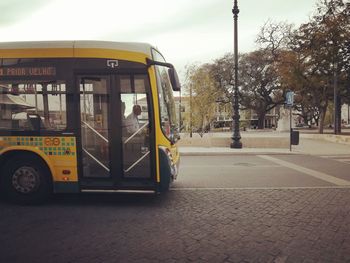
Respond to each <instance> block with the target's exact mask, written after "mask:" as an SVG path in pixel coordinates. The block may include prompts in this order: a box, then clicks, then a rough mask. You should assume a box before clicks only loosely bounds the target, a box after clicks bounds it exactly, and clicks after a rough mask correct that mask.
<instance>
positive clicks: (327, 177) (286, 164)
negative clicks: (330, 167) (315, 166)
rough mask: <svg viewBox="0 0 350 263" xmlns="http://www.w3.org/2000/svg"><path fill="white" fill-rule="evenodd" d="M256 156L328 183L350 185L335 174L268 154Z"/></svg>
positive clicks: (349, 182)
mask: <svg viewBox="0 0 350 263" xmlns="http://www.w3.org/2000/svg"><path fill="white" fill-rule="evenodd" d="M257 156H258V157H260V158H263V159H265V160H268V161H271V162H274V163H277V164H279V165H282V166H284V167H287V168H290V169H293V170H296V171H298V172H301V173H304V174H307V175H310V176H313V177H315V178H317V179H320V180H323V181H326V182H329V183H332V184H335V185H338V186H350V181H347V180H343V179H340V178H337V177H335V176H332V175H329V174H326V173H322V172H319V171H315V170H311V169H308V168H305V167H302V166H300V165H296V164H294V163H290V162H286V161H283V160H280V159H277V158H274V157H271V156H268V155H257Z"/></svg>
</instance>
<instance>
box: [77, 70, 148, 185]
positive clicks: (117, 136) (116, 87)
mask: <svg viewBox="0 0 350 263" xmlns="http://www.w3.org/2000/svg"><path fill="white" fill-rule="evenodd" d="M78 83H79V87H80V119H81V164H82V165H81V169H80V170H81V172H80V173H82V176H81V178H82V179H83V180H84V179H88V180H87V181H88V182H90V183H89V184H88V185H91V186H93V185H98V186H100V187H101V188H103V187H106V186H110V187H111V188H112V189H119V188H128V187H129V188H131V187H137V186H140V187H142V185H150V183H151V182H152V180H153V178H151V175H152V173H151V148H150V147H151V144H150V129H149V127H150V123H149V107H148V105H149V101H150V98H149V95H148V90H149V87H148V85H149V84H148V83H149V81H148V78H147V75H108V76H106V75H102V76H97V75H93V76H79V77H78ZM94 179H96V180H94ZM85 181H86V180H85ZM147 181H148V183H147ZM145 182H146V184H145ZM142 183H143V184H142Z"/></svg>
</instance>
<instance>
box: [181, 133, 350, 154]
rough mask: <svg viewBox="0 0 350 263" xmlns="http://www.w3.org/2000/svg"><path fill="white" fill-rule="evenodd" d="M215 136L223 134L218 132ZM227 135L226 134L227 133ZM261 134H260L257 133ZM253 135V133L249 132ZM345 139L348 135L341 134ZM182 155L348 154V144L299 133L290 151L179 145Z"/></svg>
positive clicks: (349, 146) (282, 149) (324, 137)
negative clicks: (296, 142)
mask: <svg viewBox="0 0 350 263" xmlns="http://www.w3.org/2000/svg"><path fill="white" fill-rule="evenodd" d="M265 134H266V135H265V136H267V137H273V136H274V135H273V133H270V134H269V133H267V132H266V133H265ZM217 136H221V137H222V136H224V135H222V134H218V135H217ZM227 136H228V135H227ZM257 136H259V137H260V136H261V134H257ZM249 137H254V134H249ZM343 137H344V138H345V139H348V137H349V138H350V136H343ZM180 153H181V154H182V155H235V154H248V155H249V154H310V155H350V144H348V143H346V142H344V139H343V140H339V139H337V140H332V138H330V137H329V135H325V136H323V137H322V135H319V134H317V135H314V136H312V135H310V134H300V140H299V145H292V151H290V149H289V147H288V148H269V147H267V148H248V147H244V144H243V148H242V149H231V148H230V147H229V146H227V147H200V146H197V147H194V146H186V145H183V146H180Z"/></svg>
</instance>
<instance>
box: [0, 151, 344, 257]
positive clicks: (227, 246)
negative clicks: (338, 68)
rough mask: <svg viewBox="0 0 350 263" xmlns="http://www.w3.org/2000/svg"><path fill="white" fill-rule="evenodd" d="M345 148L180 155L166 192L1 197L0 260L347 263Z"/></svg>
mask: <svg viewBox="0 0 350 263" xmlns="http://www.w3.org/2000/svg"><path fill="white" fill-rule="evenodd" d="M349 168H350V154H349V155H332V156H331V155H324V156H312V155H303V154H269V155H267V154H246V155H240V154H236V155H232V156H219V155H217V156H215V155H213V156H183V157H182V159H181V169H180V175H179V177H178V180H177V181H176V182H175V183H174V184H173V186H172V189H171V191H170V192H169V193H168V194H167V195H164V196H153V195H120V194H84V195H56V196H54V198H53V200H52V201H50V202H49V203H47V204H45V205H42V206H34V207H31V206H15V205H12V204H8V203H6V202H4V201H3V200H1V201H0V211H1V217H0V243H1V244H2V246H1V249H0V250H1V251H0V262H350V174H349Z"/></svg>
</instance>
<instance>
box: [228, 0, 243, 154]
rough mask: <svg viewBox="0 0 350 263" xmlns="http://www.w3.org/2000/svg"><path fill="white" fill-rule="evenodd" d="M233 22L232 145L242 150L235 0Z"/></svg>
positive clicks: (237, 10) (235, 2)
mask: <svg viewBox="0 0 350 263" xmlns="http://www.w3.org/2000/svg"><path fill="white" fill-rule="evenodd" d="M232 13H233V20H234V43H233V46H234V59H235V83H234V85H235V86H234V94H233V96H232V105H233V116H232V124H233V128H234V129H233V137H232V143H231V145H230V147H231V148H236V149H241V148H242V143H241V135H240V132H239V118H240V116H239V104H238V34H237V20H238V13H239V9H238V6H237V0H234V5H233V9H232Z"/></svg>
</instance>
